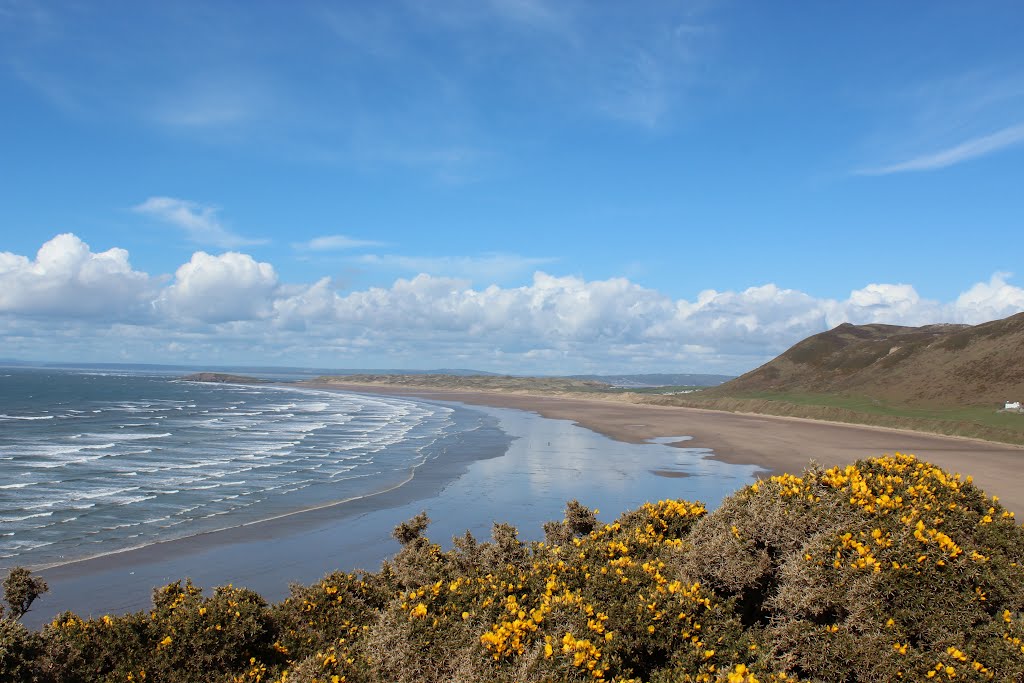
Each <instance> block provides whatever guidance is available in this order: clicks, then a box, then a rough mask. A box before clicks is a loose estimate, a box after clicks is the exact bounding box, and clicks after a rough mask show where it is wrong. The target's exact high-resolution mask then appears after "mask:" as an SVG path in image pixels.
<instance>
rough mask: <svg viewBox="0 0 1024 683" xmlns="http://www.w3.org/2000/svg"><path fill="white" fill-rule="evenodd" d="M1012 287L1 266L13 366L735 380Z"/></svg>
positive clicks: (217, 261) (970, 314)
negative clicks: (680, 288)
mask: <svg viewBox="0 0 1024 683" xmlns="http://www.w3.org/2000/svg"><path fill="white" fill-rule="evenodd" d="M1009 280H1010V275H1009V274H1008V273H996V274H995V275H993V276H992V278H991V279H990V280H989V281H988V282H982V283H977V284H974V285H972V286H969V287H968V288H967V289H966V290H965V291H964V292H963V293H962V294H961V295H960V296H959V297H957V298H956V299H955V300H952V301H948V302H940V301H934V300H930V299H927V298H925V297H922V296H920V294H919V293H918V292H917V291H916V289H915V288H914V287H913V286H912V285H910V284H906V283H872V284H868V285H866V286H864V287H862V288H860V289H856V290H854V291H852V292H850V294H849V296H847V297H845V298H842V299H831V298H819V297H814V296H812V295H810V294H808V293H806V292H801V291H798V290H794V289H787V288H783V287H779V286H777V285H775V284H771V283H769V284H764V285H759V286H755V287H749V288H747V289H743V290H737V291H716V290H705V291H702V292H700V293H698V294H697V295H696V296H695V297H692V298H688V299H687V298H675V297H671V296H669V295H667V294H665V293H663V292H660V291H658V290H654V289H650V288H647V287H643V286H641V285H638V284H637V283H635V282H632V281H630V280H629V279H627V278H610V279H607V280H585V279H583V278H580V277H573V276H557V275H551V274H547V273H544V272H537V273H535V274H534V275H533V277H532V279H530V280H529V281H528V282H527V283H526V284H523V285H521V286H517V287H509V286H500V285H496V284H491V285H489V286H482V287H481V286H476V285H474V284H473V283H472V282H471V281H470V280H469V279H465V278H455V277H448V276H443V275H431V274H427V273H420V274H418V275H415V276H414V277H409V278H400V279H397V280H395V281H394V282H393V283H392V284H391V285H390V286H387V287H371V288H368V289H363V290H357V291H350V292H346V293H344V294H341V293H339V292H338V291H337V289H336V287H335V285H334V284H333V283H332V281H331V280H330V279H329V278H323V279H320V280H318V281H316V282H315V283H312V284H301V283H282V282H280V279H279V277H278V275H277V273H276V271H275V269H274V267H273V266H272V265H271V264H269V263H263V262H258V261H256V260H255V259H254V258H253V257H252V256H250V255H248V254H243V253H239V252H233V251H229V252H226V253H222V254H219V255H214V254H208V253H206V252H203V251H198V252H196V253H195V254H193V256H192V258H191V259H190V260H189V261H188V262H187V263H185V264H183V265H181V266H180V267H179V268H178V269H177V272H176V273H175V275H174V278H173V280H171V281H169V282H163V283H161V282H158V281H157V280H155V279H153V278H150V277H149V276H148V275H146V274H145V273H140V272H136V271H133V270H132V269H131V267H130V265H129V264H128V255H127V253H126V252H124V251H123V250H120V249H111V250H109V251H106V252H102V253H99V254H94V253H92V252H91V251H90V250H89V247H88V246H87V245H85V244H84V243H83V242H82V241H81V240H79V239H78V238H77V237H75V236H74V235H60V236H58V237H56V238H54V239H53V240H51V241H50V242H47V243H46V244H45V245H43V248H42V249H40V252H39V255H38V256H37V257H36V258H35V259H34V260H31V259H28V258H26V257H24V256H19V255H16V254H10V253H0V338H3V340H4V342H5V347H6V348H8V349H9V350H10V353H18V354H24V353H30V354H35V355H34V356H33V357H39V358H42V357H44V356H43V355H42V354H44V353H47V354H50V357H63V358H69V356H68V355H67V354H69V353H72V351H73V352H74V353H75V354H76V355H75V357H76V358H79V359H107V360H110V359H111V355H110V354H112V353H114V351H113V349H121V351H119V352H118V353H119V354H120V353H124V354H125V356H124V357H125V358H131V359H133V360H140V361H147V360H148V361H152V360H161V361H168V360H171V359H177V360H180V361H186V360H187V361H193V360H197V361H203V362H207V363H213V362H218V363H243V362H244V363H265V364H275V363H276V364H282V365H306V366H321V367H384V366H386V367H451V366H452V365H458V366H463V367H476V368H479V369H484V370H499V371H506V372H521V373H525V372H534V373H569V372H583V371H607V372H624V371H633V372H644V371H659V370H661V371H665V370H669V369H678V370H691V371H700V370H707V371H721V372H736V373H738V372H743V371H746V370H749V369H750V368H752V367H755V366H756V365H758V364H760V363H762V362H764V361H765V360H767V359H769V358H771V357H772V356H774V355H776V354H778V353H779V352H781V351H782V350H784V349H786V348H787V347H789V346H790V345H792V344H793V343H795V342H797V341H799V340H800V339H802V338H804V337H807V336H808V335H811V334H814V333H817V332H820V331H823V330H825V329H828V328H831V327H834V326H836V325H839V324H840V323H843V322H853V323H858V324H860V323H869V322H883V323H891V324H902V325H922V324H928V323H936V322H964V323H972V324H973V323H979V322H984V321H986V320H992V319H996V318H1001V317H1005V316H1008V315H1011V314H1014V313H1018V312H1020V311H1022V310H1024V289H1022V288H1021V287H1017V286H1015V285H1013V284H1011V283H1010V282H1009ZM492 282H493V280H492ZM143 310H149V311H152V313H154V314H155V315H151V316H150V317H149V318H148V319H147V318H145V317H143V315H142V311H143ZM70 316H75V317H77V319H78V321H77V322H74V324H72V321H70V320H69V317H70ZM87 316H93V317H99V318H102V319H103V320H104V321H105V322H104V324H103V325H97V324H95V323H94V322H92V321H91V320H90V318H88V317H87ZM111 321H113V322H114V323H115V326H114V327H111V326H110V325H109V323H110V322H111ZM90 349H91V351H90ZM54 354H61V355H59V356H55V355H54ZM99 354H106V355H99Z"/></svg>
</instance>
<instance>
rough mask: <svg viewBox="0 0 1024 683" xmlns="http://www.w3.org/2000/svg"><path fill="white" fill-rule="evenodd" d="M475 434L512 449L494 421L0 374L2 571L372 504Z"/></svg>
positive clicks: (30, 372)
mask: <svg viewBox="0 0 1024 683" xmlns="http://www.w3.org/2000/svg"><path fill="white" fill-rule="evenodd" d="M477 431H483V432H491V434H490V436H491V438H492V440H493V441H494V442H495V443H496V444H497V443H500V442H501V441H502V434H501V432H500V430H498V428H497V426H496V420H494V418H489V417H488V416H486V415H484V414H481V413H479V412H474V411H469V410H459V409H457V408H455V407H449V406H441V405H436V404H428V403H423V402H417V401H412V400H406V399H402V398H391V397H378V396H365V395H356V394H345V393H339V392H332V391H317V390H311V389H301V388H296V387H285V386H271V385H263V384H253V385H242V384H212V383H197V382H189V381H182V380H180V379H177V378H175V377H174V376H168V375H166V374H164V375H161V374H144V373H129V372H96V371H73V370H51V369H45V370H38V369H0V567H10V566H15V565H25V566H46V565H51V564H55V563H61V562H66V561H69V560H74V559H81V558H85V557H93V556H96V555H102V554H108V553H112V552H117V551H121V550H125V549H128V548H132V547H136V546H139V545H143V544H146V543H152V542H155V541H158V540H169V539H174V538H180V537H184V536H190V535H195V534H199V533H203V532H208V531H212V530H216V529H223V528H227V527H233V526H239V525H244V524H248V523H252V522H255V521H259V520H266V519H270V518H274V517H276V516H279V515H284V514H289V513H294V512H296V511H298V510H308V509H312V508H316V507H318V506H323V505H328V504H335V503H337V502H339V501H343V500H348V499H355V498H359V497H362V496H366V495H371V494H374V493H378V492H380V491H384V490H387V489H391V488H394V487H398V486H401V485H403V484H404V483H406V482H407V481H408V480H409V478H410V476H411V474H412V473H413V472H414V471H415V470H416V468H418V467H419V466H421V465H422V464H423V463H424V462H426V461H428V460H431V459H434V458H437V457H439V456H443V455H444V454H445V453H446V452H447V451H448V450H449V449H452V448H458V447H459V445H460V443H461V442H463V441H464V440H465V439H466V436H467V434H468V433H472V432H477ZM477 436H479V435H477ZM505 440H506V441H507V439H505ZM506 445H507V444H506Z"/></svg>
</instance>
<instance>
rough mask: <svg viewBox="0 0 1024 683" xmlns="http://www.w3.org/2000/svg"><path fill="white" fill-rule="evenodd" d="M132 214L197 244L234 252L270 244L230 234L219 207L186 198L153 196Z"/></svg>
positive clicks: (133, 209) (135, 207)
mask: <svg viewBox="0 0 1024 683" xmlns="http://www.w3.org/2000/svg"><path fill="white" fill-rule="evenodd" d="M132 211H135V212H136V213H141V214H145V215H147V216H152V217H153V218H156V219H158V220H160V221H162V222H164V223H169V224H171V225H173V226H175V227H177V228H180V229H182V230H184V231H185V233H186V234H187V235H188V238H189V239H190V240H192V241H193V242H195V243H196V244H208V245H211V246H214V247H223V248H226V249H231V248H234V247H244V246H250V245H255V244H266V242H267V240H264V239H250V238H248V237H242V236H241V235H237V234H235V233H233V232H231V231H230V230H228V229H227V228H225V227H224V225H223V224H221V222H220V221H219V220H218V218H217V213H218V212H219V209H218V208H216V207H213V206H204V205H203V204H199V203H198V202H193V201H189V200H187V199H175V198H174V197H150V198H149V199H147V200H146V201H144V202H142V203H141V204H138V205H137V206H133V207H132Z"/></svg>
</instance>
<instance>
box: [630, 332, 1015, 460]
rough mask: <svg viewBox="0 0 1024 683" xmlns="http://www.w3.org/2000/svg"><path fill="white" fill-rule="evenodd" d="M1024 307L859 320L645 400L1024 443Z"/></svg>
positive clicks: (663, 403)
mask: <svg viewBox="0 0 1024 683" xmlns="http://www.w3.org/2000/svg"><path fill="white" fill-rule="evenodd" d="M1022 398H1024V313H1021V314H1018V315H1015V316H1011V317H1009V318H1006V319H1003V320H996V321H993V322H989V323H984V324H982V325H975V326H973V327H972V326H967V325H929V326H926V327H900V326H896V325H860V326H855V325H850V324H843V325H840V326H839V327H836V328H835V329H832V330H829V331H827V332H822V333H821V334H816V335H814V336H812V337H808V338H807V339H805V340H803V341H801V342H799V343H798V344H796V345H794V346H793V347H792V348H790V349H789V350H787V351H786V352H785V353H783V354H781V355H780V356H778V357H777V358H775V359H773V360H772V361H770V362H768V363H765V364H764V365H762V366H761V367H759V368H757V369H755V370H752V371H751V372H748V373H746V374H745V375H742V376H740V377H737V378H736V379H734V380H732V381H729V382H726V383H724V384H722V385H720V386H718V387H712V388H708V389H704V390H702V391H700V392H697V393H693V394H683V395H675V396H663V397H647V398H644V399H643V402H645V403H654V404H659V405H678V406H689V407H696V408H707V409H712V410H727V411H732V412H750V413H760V414H767V415H783V416H791V417H803V418H810V419H818V420H832V421H835V422H849V423H854V424H866V425H874V426H882V427H893V428H897V429H913V430H917V431H924V432H934V433H937V434H948V435H953V436H966V437H972V438H979V439H986V440H989V441H1000V442H1003V443H1013V444H1024V414H1020V413H1007V412H1002V411H1001V410H1000V408H1001V407H1002V406H1003V404H1004V402H1005V401H1007V400H1021V399H1022Z"/></svg>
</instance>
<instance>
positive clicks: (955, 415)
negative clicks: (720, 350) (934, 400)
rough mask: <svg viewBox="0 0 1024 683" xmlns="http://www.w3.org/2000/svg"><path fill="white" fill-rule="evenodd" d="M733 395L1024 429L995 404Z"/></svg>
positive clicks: (1021, 420)
mask: <svg viewBox="0 0 1024 683" xmlns="http://www.w3.org/2000/svg"><path fill="white" fill-rule="evenodd" d="M734 397H735V398H750V399H761V400H768V401H783V402H785V403H793V404H796V405H803V406H821V407H828V408H845V409H847V410H852V411H855V412H858V413H867V414H869V415H887V416H893V417H909V418H917V419H925V420H947V421H950V422H974V423H977V424H980V425H984V426H986V427H995V428H997V429H1007V430H1011V431H1018V432H1021V433H1024V415H1020V414H1016V413H1003V412H1000V411H999V410H998V408H997V407H995V406H993V407H991V408H989V407H985V406H953V407H948V408H935V407H928V408H920V407H911V406H900V405H894V404H891V403H888V402H885V401H880V400H878V399H875V398H869V397H867V396H839V395H832V394H805V393H797V392H747V393H743V394H735V395H734Z"/></svg>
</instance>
